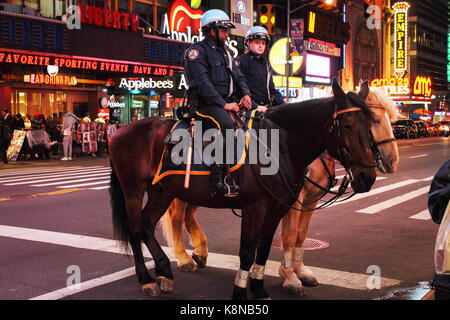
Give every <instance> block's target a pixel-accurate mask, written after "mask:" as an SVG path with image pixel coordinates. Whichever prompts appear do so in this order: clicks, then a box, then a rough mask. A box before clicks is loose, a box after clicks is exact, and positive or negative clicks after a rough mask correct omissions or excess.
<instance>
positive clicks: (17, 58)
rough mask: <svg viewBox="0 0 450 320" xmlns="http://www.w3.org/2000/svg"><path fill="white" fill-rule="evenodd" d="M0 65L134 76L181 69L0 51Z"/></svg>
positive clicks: (170, 74)
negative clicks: (132, 74) (51, 66)
mask: <svg viewBox="0 0 450 320" xmlns="http://www.w3.org/2000/svg"><path fill="white" fill-rule="evenodd" d="M0 63H11V64H22V65H36V66H47V65H55V66H58V67H64V68H69V69H84V70H93V71H105V72H121V73H128V72H132V73H135V74H144V75H155V76H172V75H173V74H174V73H175V69H180V70H181V69H182V67H172V66H171V67H168V66H164V65H158V64H144V63H135V62H128V61H115V60H108V59H99V58H91V57H79V56H66V55H60V54H59V55H58V54H55V55H51V56H50V55H44V54H41V53H38V54H34V53H32V52H27V51H21V50H14V49H11V50H8V51H6V50H0Z"/></svg>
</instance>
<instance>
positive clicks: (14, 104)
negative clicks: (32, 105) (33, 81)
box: [11, 90, 27, 116]
mask: <svg viewBox="0 0 450 320" xmlns="http://www.w3.org/2000/svg"><path fill="white" fill-rule="evenodd" d="M11 110H12V113H14V114H16V113H20V114H21V115H23V116H24V115H26V114H27V93H26V92H23V91H17V90H13V92H12V94H11Z"/></svg>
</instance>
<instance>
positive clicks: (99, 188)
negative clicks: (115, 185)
mask: <svg viewBox="0 0 450 320" xmlns="http://www.w3.org/2000/svg"><path fill="white" fill-rule="evenodd" d="M109 187H110V186H109V185H107V186H104V187H95V188H89V189H91V190H103V189H108V188H109Z"/></svg>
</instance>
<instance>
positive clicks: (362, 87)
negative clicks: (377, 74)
mask: <svg viewBox="0 0 450 320" xmlns="http://www.w3.org/2000/svg"><path fill="white" fill-rule="evenodd" d="M369 90H370V89H369V81H367V80H366V81H364V82H362V83H361V82H360V84H359V92H358V95H359V96H360V97H361V98H362V99H363V100H366V97H367V95H368V94H369Z"/></svg>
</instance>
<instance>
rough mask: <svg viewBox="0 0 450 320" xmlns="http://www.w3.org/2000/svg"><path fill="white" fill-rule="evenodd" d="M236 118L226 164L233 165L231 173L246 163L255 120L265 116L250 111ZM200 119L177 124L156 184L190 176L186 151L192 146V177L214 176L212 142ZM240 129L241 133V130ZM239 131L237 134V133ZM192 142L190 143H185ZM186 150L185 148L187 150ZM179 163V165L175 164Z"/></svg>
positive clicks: (166, 141)
mask: <svg viewBox="0 0 450 320" xmlns="http://www.w3.org/2000/svg"><path fill="white" fill-rule="evenodd" d="M230 114H231V115H232V119H233V122H234V123H235V135H234V143H233V145H232V146H230V145H229V141H227V154H226V155H224V161H226V164H228V165H229V172H230V173H232V172H234V171H236V170H238V169H239V168H240V167H241V166H242V164H244V163H245V159H246V157H247V150H248V147H249V143H250V133H249V132H248V131H247V130H248V129H251V128H252V127H253V123H254V120H255V119H261V118H262V116H261V113H260V112H257V111H256V110H253V111H247V112H245V113H242V114H239V115H235V114H233V113H230ZM200 119H201V118H200V117H198V118H197V117H192V118H191V119H189V118H187V117H184V118H182V120H179V121H177V122H176V123H175V124H174V126H173V127H172V129H171V131H170V134H169V135H168V136H167V137H166V139H165V143H166V145H165V148H164V151H163V153H162V156H161V160H160V162H159V165H158V170H157V172H156V175H155V177H154V178H153V181H152V184H153V185H154V184H156V183H158V182H159V181H161V179H163V178H164V177H166V176H168V175H172V174H178V175H185V174H186V163H187V152H186V148H187V147H188V146H192V157H191V163H192V164H191V168H190V174H191V175H210V174H211V170H210V164H211V162H210V159H209V158H208V157H207V156H206V157H205V154H206V155H207V151H208V149H206V148H209V149H211V147H208V146H209V145H210V144H211V142H209V141H204V140H203V138H204V135H203V134H204V130H203V129H204V128H203V126H202V125H201V122H200V121H197V120H200ZM192 120H195V123H194V126H193V128H194V138H192ZM237 129H239V130H237ZM236 130H237V131H236ZM185 140H188V141H185ZM183 146H184V148H183ZM231 147H232V149H231V150H233V152H232V153H231V154H230V153H229V152H228V150H230V148H231ZM205 149H206V150H205ZM174 159H175V161H174Z"/></svg>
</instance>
